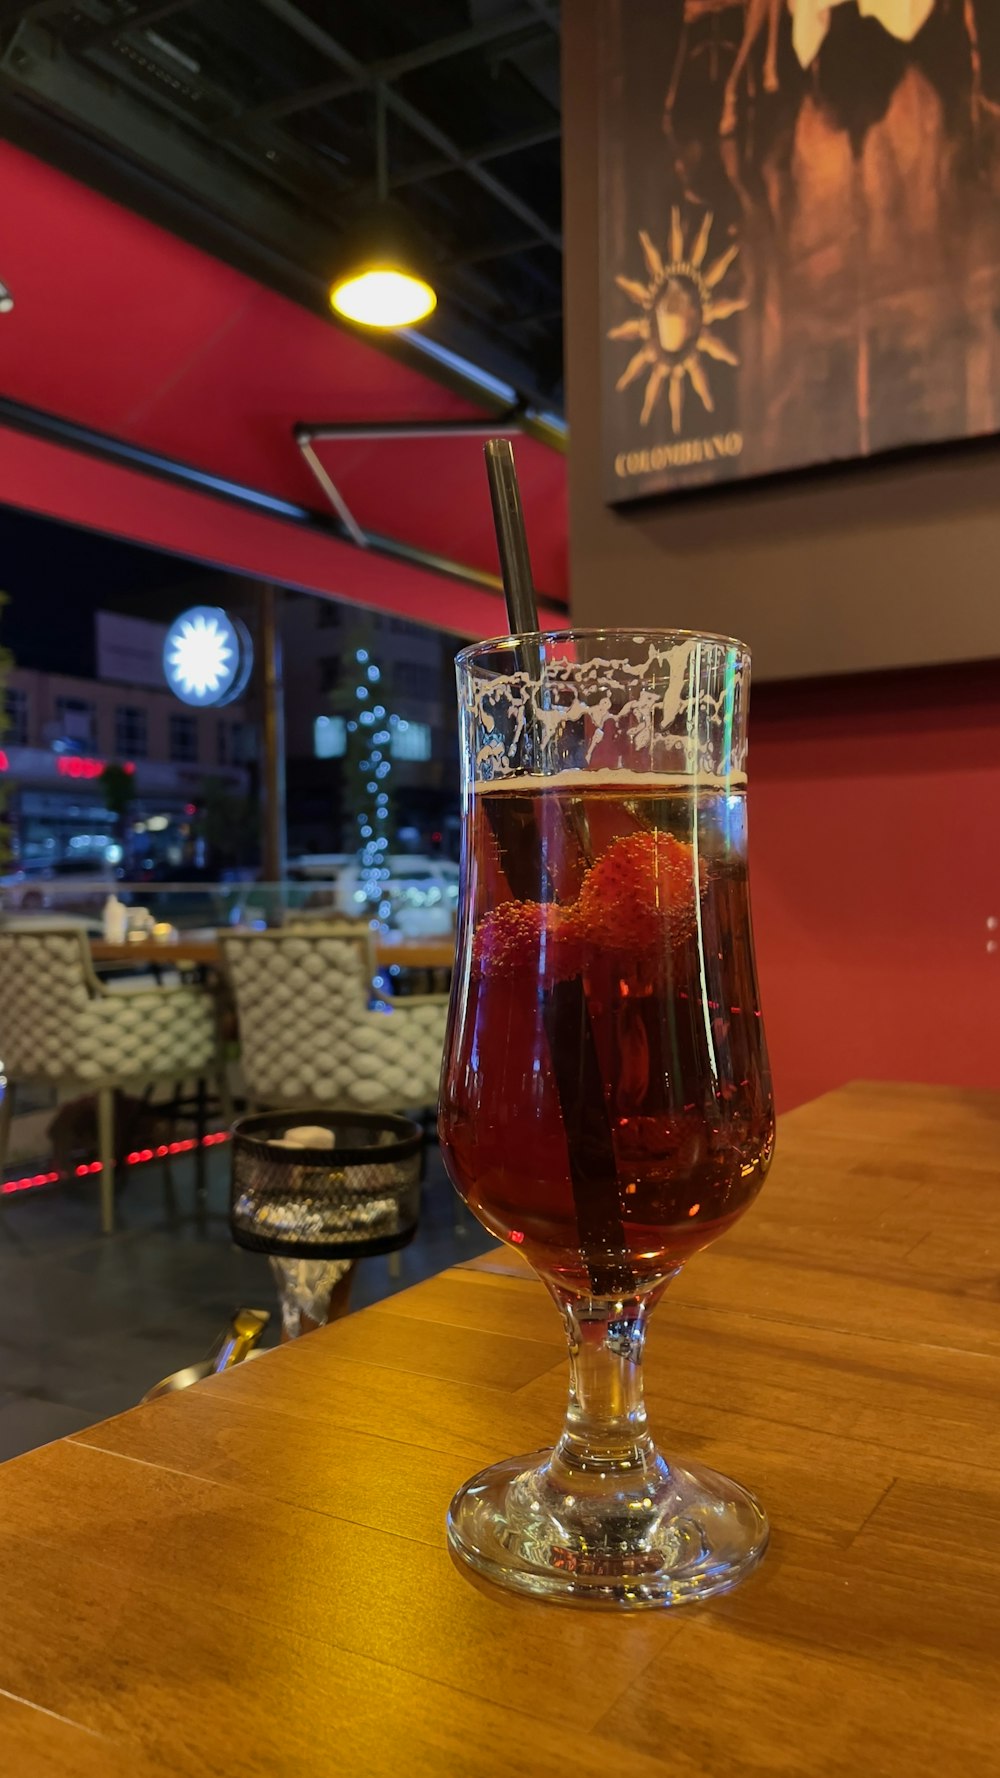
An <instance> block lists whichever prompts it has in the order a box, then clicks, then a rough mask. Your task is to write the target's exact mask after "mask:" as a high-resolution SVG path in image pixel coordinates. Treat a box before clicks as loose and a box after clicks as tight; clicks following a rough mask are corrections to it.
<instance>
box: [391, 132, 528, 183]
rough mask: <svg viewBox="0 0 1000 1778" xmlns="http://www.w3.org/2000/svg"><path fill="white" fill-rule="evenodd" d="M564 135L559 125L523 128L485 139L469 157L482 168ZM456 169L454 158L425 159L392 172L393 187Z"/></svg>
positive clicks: (441, 174)
mask: <svg viewBox="0 0 1000 1778" xmlns="http://www.w3.org/2000/svg"><path fill="white" fill-rule="evenodd" d="M561 135H562V130H561V129H560V127H559V125H558V124H548V125H544V126H543V127H542V128H541V129H537V130H520V131H518V133H517V135H514V136H502V137H499V138H498V139H497V140H496V141H493V142H485V143H484V144H483V146H482V147H481V148H473V149H470V150H469V151H468V153H467V154H466V156H465V158H466V160H467V161H468V162H470V163H471V162H475V164H476V166H477V167H478V166H482V165H483V164H484V162H486V161H498V160H503V159H505V157H506V156H507V155H508V154H520V153H521V152H522V151H523V150H524V149H526V148H542V147H544V146H545V144H546V143H547V142H558V141H559V139H560V137H561ZM454 171H455V163H454V161H453V160H436V161H422V162H420V163H419V164H418V165H417V166H415V167H405V168H403V169H402V170H401V171H400V172H399V173H394V174H392V175H391V176H390V179H389V189H390V191H396V190H401V189H402V188H403V187H404V186H406V185H422V184H423V183H424V180H425V179H440V178H442V177H443V176H444V174H445V173H453V172H454Z"/></svg>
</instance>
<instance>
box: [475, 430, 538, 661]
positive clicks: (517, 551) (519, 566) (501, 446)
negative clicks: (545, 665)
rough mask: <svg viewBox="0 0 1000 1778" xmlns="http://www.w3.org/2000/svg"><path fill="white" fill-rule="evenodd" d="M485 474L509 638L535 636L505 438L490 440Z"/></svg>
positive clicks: (524, 539) (524, 541) (533, 602)
mask: <svg viewBox="0 0 1000 1778" xmlns="http://www.w3.org/2000/svg"><path fill="white" fill-rule="evenodd" d="M484 455H485V457H486V474H487V476H488V477H489V483H490V499H491V500H492V502H493V524H494V526H495V528H496V534H497V551H498V553H499V556H500V575H501V578H502V580H503V590H504V597H505V599H506V601H507V620H508V622H509V624H510V633H511V635H512V636H531V635H537V633H538V600H537V597H536V594H535V583H534V581H533V579H532V576H531V557H530V556H529V554H528V534H527V532H526V530H525V528H524V511H523V508H522V506H521V490H520V488H519V487H518V484H517V470H516V469H515V468H514V452H513V450H512V449H511V443H510V439H509V438H491V439H490V440H489V442H488V444H487V445H486V446H485V447H484Z"/></svg>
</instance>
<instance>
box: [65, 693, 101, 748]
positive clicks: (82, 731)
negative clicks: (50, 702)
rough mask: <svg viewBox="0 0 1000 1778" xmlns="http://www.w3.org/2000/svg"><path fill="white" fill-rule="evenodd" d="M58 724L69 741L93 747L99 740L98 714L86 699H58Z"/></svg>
mask: <svg viewBox="0 0 1000 1778" xmlns="http://www.w3.org/2000/svg"><path fill="white" fill-rule="evenodd" d="M56 723H57V725H58V728H59V732H60V734H61V735H63V736H64V738H65V739H66V740H67V741H79V742H81V743H82V744H83V745H84V746H85V747H93V746H94V743H95V742H96V740H97V712H96V710H95V709H94V706H93V704H91V703H88V701H87V699H86V698H57V699H56Z"/></svg>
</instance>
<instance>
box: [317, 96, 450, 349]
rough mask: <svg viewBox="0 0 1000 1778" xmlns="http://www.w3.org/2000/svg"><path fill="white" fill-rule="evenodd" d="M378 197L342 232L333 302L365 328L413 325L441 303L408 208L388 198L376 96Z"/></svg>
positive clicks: (380, 101)
mask: <svg viewBox="0 0 1000 1778" xmlns="http://www.w3.org/2000/svg"><path fill="white" fill-rule="evenodd" d="M375 146H376V164H377V183H378V201H377V203H376V204H375V205H374V207H373V208H372V209H370V210H368V211H367V212H366V213H365V214H364V215H363V216H361V217H360V218H359V219H358V221H357V222H355V223H354V224H353V225H352V226H351V227H350V228H348V230H347V231H346V233H345V234H344V237H343V239H342V241H341V243H340V248H339V251H338V254H337V265H336V269H335V272H334V275H333V278H332V279H331V282H330V306H331V308H333V309H335V310H336V312H337V314H338V315H343V316H344V317H345V318H346V319H347V320H348V321H358V322H360V323H361V325H362V326H363V327H412V326H413V325H414V322H416V321H423V320H425V319H426V317H427V316H428V315H429V314H431V313H432V311H433V310H434V309H435V308H436V306H437V294H436V292H435V290H434V286H433V285H432V284H431V283H429V281H428V279H427V278H426V277H425V276H424V272H423V268H422V266H421V263H420V261H421V252H420V243H419V240H418V239H417V237H416V234H415V231H414V229H413V227H412V224H411V223H410V220H409V218H408V217H407V215H406V213H405V211H403V210H401V209H400V208H399V206H398V205H396V204H392V203H390V202H389V201H388V197H387V192H388V162H387V152H386V127H385V98H384V95H383V93H382V92H381V90H379V91H377V92H376V95H375Z"/></svg>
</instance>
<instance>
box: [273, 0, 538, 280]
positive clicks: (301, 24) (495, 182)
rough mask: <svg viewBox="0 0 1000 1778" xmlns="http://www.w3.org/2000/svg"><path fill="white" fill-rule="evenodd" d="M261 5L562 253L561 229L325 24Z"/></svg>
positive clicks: (279, 0) (278, 3) (283, 5)
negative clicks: (471, 155)
mask: <svg viewBox="0 0 1000 1778" xmlns="http://www.w3.org/2000/svg"><path fill="white" fill-rule="evenodd" d="M261 4H262V5H264V6H265V7H266V8H267V10H268V12H270V13H271V14H272V15H273V16H274V17H275V18H277V19H280V20H281V21H282V23H284V24H286V25H288V26H289V27H290V28H291V29H292V30H293V31H295V32H297V34H298V35H299V36H300V37H301V38H302V39H303V41H304V42H306V43H309V44H311V45H312V47H313V48H314V49H316V50H318V51H319V53H320V54H321V55H325V56H326V57H327V59H328V60H329V61H331V62H334V63H336V65H337V66H338V67H339V68H342V69H343V70H344V73H345V74H349V75H350V76H351V79H352V80H355V81H356V82H357V83H358V85H359V86H361V87H363V88H366V89H368V90H369V91H372V92H374V91H378V90H381V92H382V93H383V95H384V98H385V103H386V107H387V109H388V110H390V111H392V112H394V113H395V114H396V116H397V117H399V118H401V119H402V121H403V122H404V123H405V124H408V125H409V127H410V129H412V130H414V131H415V132H416V133H417V135H420V136H423V138H424V140H425V141H427V142H430V144H431V146H432V147H433V148H436V149H437V151H438V153H439V154H442V155H444V156H446V158H447V159H448V160H450V161H452V162H453V163H454V165H455V166H456V167H457V168H459V169H460V170H461V171H462V172H465V173H468V175H469V177H470V179H474V180H475V182H476V184H477V185H480V186H482V188H483V190H484V191H488V192H489V194H490V196H491V197H493V198H495V199H496V201H497V203H499V204H502V205H503V206H504V208H505V209H507V210H509V211H510V212H511V214H512V215H514V216H516V217H518V219H519V220H520V221H521V222H523V223H524V225H525V227H526V228H530V229H531V230H532V231H533V232H534V233H535V234H537V235H540V236H541V239H542V240H543V241H544V242H545V244H546V245H547V246H549V247H554V248H556V250H557V252H560V253H561V252H562V235H561V234H560V232H559V230H558V229H554V228H550V227H549V224H548V223H547V222H546V221H545V218H544V217H543V216H539V214H538V212H537V210H533V209H532V207H531V205H530V204H526V203H524V202H523V200H522V199H521V198H519V197H518V196H517V193H516V192H513V191H511V190H510V189H509V187H508V186H506V185H504V184H503V181H502V180H500V179H496V178H494V176H493V174H492V173H489V172H487V170H486V168H485V167H482V166H479V165H478V164H477V163H476V162H474V161H473V162H470V161H469V159H468V156H467V155H465V154H464V153H463V151H462V149H461V148H460V147H459V146H458V144H457V143H456V142H453V141H452V140H451V138H450V136H447V135H446V134H445V132H444V130H440V129H438V126H437V124H435V123H432V122H431V120H430V118H429V117H425V116H424V113H423V112H422V111H418V109H417V107H416V106H415V105H411V104H410V102H409V100H408V99H404V98H403V97H402V95H401V94H400V93H397V92H396V91H395V89H394V88H393V87H392V86H387V85H386V84H385V82H384V81H380V80H376V79H373V78H372V77H371V76H370V75H369V72H368V70H367V68H366V67H365V65H364V63H363V62H359V61H358V59H357V57H356V56H353V55H351V53H350V51H349V50H346V49H345V48H344V46H343V44H342V43H338V41H337V39H336V38H335V37H333V36H332V35H331V34H330V32H329V31H327V30H326V29H325V27H324V26H323V25H317V24H316V23H315V22H314V20H313V19H311V18H309V17H308V16H307V15H306V14H305V13H304V12H302V11H301V10H300V9H299V7H298V6H296V5H295V4H294V0H261Z"/></svg>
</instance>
